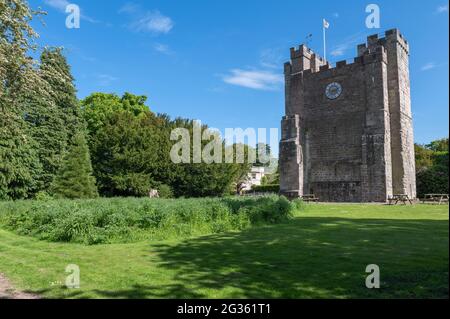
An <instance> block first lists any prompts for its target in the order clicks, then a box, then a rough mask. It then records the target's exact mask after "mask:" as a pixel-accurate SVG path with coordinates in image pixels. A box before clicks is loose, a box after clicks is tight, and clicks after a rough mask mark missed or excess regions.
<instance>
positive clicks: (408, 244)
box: [0, 204, 449, 298]
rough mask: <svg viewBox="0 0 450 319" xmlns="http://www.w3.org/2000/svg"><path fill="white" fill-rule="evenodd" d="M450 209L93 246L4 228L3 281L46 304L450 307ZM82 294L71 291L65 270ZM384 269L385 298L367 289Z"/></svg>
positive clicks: (313, 210)
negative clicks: (310, 302) (449, 303)
mask: <svg viewBox="0 0 450 319" xmlns="http://www.w3.org/2000/svg"><path fill="white" fill-rule="evenodd" d="M448 217H449V216H448V206H432V205H417V206H382V205H344V204H343V205H325V204H324V205H322V204H319V205H315V204H313V205H308V206H307V207H306V208H305V209H303V210H302V211H300V212H297V213H296V216H295V218H293V219H292V220H290V221H287V222H283V223H281V224H274V225H266V226H259V227H251V228H247V229H243V230H241V231H232V232H224V233H218V234H213V235H204V236H196V237H192V236H191V237H189V238H184V239H167V240H141V241H138V242H133V243H119V244H117V243H116V244H101V245H91V246H88V245H85V244H80V243H54V242H46V241H42V240H39V239H37V238H33V237H29V236H20V235H17V234H16V233H14V232H12V231H10V230H6V229H5V228H4V227H2V228H0V273H4V274H5V275H6V276H7V277H8V278H9V279H10V281H11V282H12V283H13V284H14V285H15V286H16V287H18V288H20V289H22V290H26V291H30V292H34V293H38V294H40V295H42V296H43V297H47V298H247V297H251V298H448V268H449V264H448V262H449V255H448V254H449V237H448V232H449V228H448V227H449V223H448V220H449V218H448ZM68 264H77V265H79V267H80V269H81V288H80V289H75V290H74V289H66V288H63V284H64V282H65V276H66V275H67V274H65V272H64V271H65V267H66V265H68ZM368 264H377V265H378V266H379V267H380V270H381V289H379V290H369V289H367V288H366V287H365V278H366V275H367V274H366V273H365V268H366V266H367V265H368Z"/></svg>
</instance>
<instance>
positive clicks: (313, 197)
mask: <svg viewBox="0 0 450 319" xmlns="http://www.w3.org/2000/svg"><path fill="white" fill-rule="evenodd" d="M300 199H301V200H303V201H304V202H305V203H310V202H315V203H317V202H318V201H319V199H318V198H317V197H316V195H314V194H310V195H303V196H300Z"/></svg>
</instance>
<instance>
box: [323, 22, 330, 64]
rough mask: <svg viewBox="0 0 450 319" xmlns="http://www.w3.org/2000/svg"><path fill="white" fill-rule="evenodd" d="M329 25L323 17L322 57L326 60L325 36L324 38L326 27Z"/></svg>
mask: <svg viewBox="0 0 450 319" xmlns="http://www.w3.org/2000/svg"><path fill="white" fill-rule="evenodd" d="M329 27H330V23H329V22H328V21H327V20H325V19H323V58H324V59H325V61H326V60H327V38H326V29H328V28H329Z"/></svg>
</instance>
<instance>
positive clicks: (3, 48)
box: [0, 0, 52, 199]
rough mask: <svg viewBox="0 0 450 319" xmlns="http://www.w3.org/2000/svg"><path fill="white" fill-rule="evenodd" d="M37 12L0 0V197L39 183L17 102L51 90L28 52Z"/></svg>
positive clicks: (20, 194) (27, 191) (28, 191)
mask: <svg viewBox="0 0 450 319" xmlns="http://www.w3.org/2000/svg"><path fill="white" fill-rule="evenodd" d="M38 14H40V12H37V11H33V10H31V9H30V8H29V6H28V3H27V2H26V1H23V0H0V113H1V116H0V199H20V198H28V197H30V196H33V193H35V192H37V190H38V187H39V186H38V183H37V178H38V176H39V175H40V173H41V165H40V163H39V159H38V155H37V152H36V148H37V144H36V142H35V141H34V140H33V138H32V136H30V134H29V130H28V127H27V124H26V122H25V117H26V113H25V112H24V109H23V107H22V105H21V104H20V103H21V101H22V100H23V99H22V97H24V96H25V95H26V93H27V92H34V93H35V94H37V95H39V96H41V97H42V99H47V100H48V99H49V97H50V94H51V93H52V91H51V88H49V87H48V85H46V83H45V81H44V80H43V79H42V77H41V76H40V73H39V72H38V71H37V69H36V66H37V61H35V60H34V59H32V58H31V57H29V56H28V53H29V52H30V51H34V50H35V49H36V44H35V39H36V38H37V36H38V35H37V33H36V32H35V31H34V30H33V28H32V27H31V26H30V22H31V20H32V19H33V17H34V16H36V15H38Z"/></svg>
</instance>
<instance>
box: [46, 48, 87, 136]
mask: <svg viewBox="0 0 450 319" xmlns="http://www.w3.org/2000/svg"><path fill="white" fill-rule="evenodd" d="M40 72H41V76H42V78H43V79H44V80H45V81H46V82H47V83H48V84H49V85H50V87H51V92H53V94H52V102H53V103H54V104H55V105H56V107H57V110H55V111H54V113H55V114H57V115H58V116H61V118H62V121H63V125H64V127H65V130H64V131H65V133H66V134H67V138H66V140H67V143H68V144H70V142H71V141H72V140H74V139H73V137H74V136H75V135H76V134H78V133H79V132H83V133H84V132H85V123H84V120H83V118H82V114H81V108H80V103H79V101H78V98H77V96H76V89H75V84H74V78H73V76H72V74H71V70H70V66H69V64H68V62H67V59H66V58H65V56H64V55H63V53H62V49H61V48H46V49H45V50H44V51H43V53H42V55H41V65H40Z"/></svg>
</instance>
